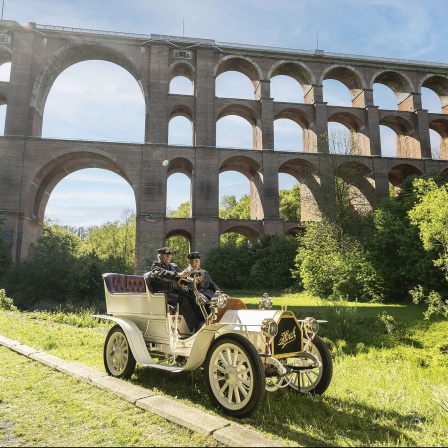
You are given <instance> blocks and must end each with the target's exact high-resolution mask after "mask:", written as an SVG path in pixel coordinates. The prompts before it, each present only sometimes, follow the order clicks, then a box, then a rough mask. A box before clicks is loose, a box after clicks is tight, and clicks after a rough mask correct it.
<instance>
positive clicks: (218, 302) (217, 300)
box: [212, 292, 229, 308]
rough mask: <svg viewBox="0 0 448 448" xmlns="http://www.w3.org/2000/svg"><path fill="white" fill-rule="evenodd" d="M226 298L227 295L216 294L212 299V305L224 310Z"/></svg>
mask: <svg viewBox="0 0 448 448" xmlns="http://www.w3.org/2000/svg"><path fill="white" fill-rule="evenodd" d="M228 298H229V296H228V295H227V294H223V293H222V292H219V293H216V294H215V295H214V297H213V298H212V305H213V306H216V307H218V308H225V307H226V305H227V299H228Z"/></svg>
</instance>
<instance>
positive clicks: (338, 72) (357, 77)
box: [322, 65, 365, 107]
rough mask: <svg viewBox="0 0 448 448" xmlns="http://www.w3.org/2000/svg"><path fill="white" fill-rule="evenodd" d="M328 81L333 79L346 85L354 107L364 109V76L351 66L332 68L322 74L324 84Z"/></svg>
mask: <svg viewBox="0 0 448 448" xmlns="http://www.w3.org/2000/svg"><path fill="white" fill-rule="evenodd" d="M327 79H333V80H336V81H339V82H341V83H342V84H344V86H345V87H347V89H348V90H349V91H350V95H351V98H352V106H353V107H364V106H365V103H364V101H363V100H361V98H362V95H361V94H362V92H363V90H364V88H365V82H364V79H363V77H362V75H361V74H360V73H359V72H358V71H357V70H356V69H355V68H353V67H349V66H341V65H337V66H331V67H328V68H327V69H325V70H324V72H323V73H322V82H323V81H325V80H327Z"/></svg>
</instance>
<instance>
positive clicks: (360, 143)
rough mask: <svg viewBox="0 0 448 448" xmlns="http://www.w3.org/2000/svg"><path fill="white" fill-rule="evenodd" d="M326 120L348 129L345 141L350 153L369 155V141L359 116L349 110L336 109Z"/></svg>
mask: <svg viewBox="0 0 448 448" xmlns="http://www.w3.org/2000/svg"><path fill="white" fill-rule="evenodd" d="M328 122H329V123H330V122H336V123H340V124H342V125H343V126H345V127H346V128H347V129H348V130H349V131H350V136H349V141H348V142H347V143H348V144H349V145H350V147H349V148H347V149H350V154H363V155H370V141H369V138H368V136H367V135H365V133H364V131H365V126H364V122H363V121H362V120H361V119H360V118H359V117H357V116H356V115H354V114H352V113H350V112H344V111H337V112H335V113H333V114H332V115H330V116H329V117H328ZM329 137H330V136H329Z"/></svg>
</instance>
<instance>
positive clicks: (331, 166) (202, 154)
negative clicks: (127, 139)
mask: <svg viewBox="0 0 448 448" xmlns="http://www.w3.org/2000/svg"><path fill="white" fill-rule="evenodd" d="M90 59H100V60H105V61H109V62H112V63H115V64H118V65H119V66H121V67H123V68H124V69H125V70H127V71H128V72H129V73H130V74H131V75H132V76H133V77H134V78H135V81H136V82H137V83H138V84H139V86H140V88H141V92H142V95H143V98H144V102H145V106H146V107H145V115H146V116H145V134H144V136H142V141H143V143H141V144H130V143H119V142H113V143H111V142H100V141H73V140H63V139H45V138H42V137H41V135H42V123H43V115H44V109H45V103H46V99H47V96H48V94H49V92H50V90H51V87H52V85H53V83H54V81H55V80H56V78H57V77H58V76H59V75H60V73H61V72H62V71H63V70H65V69H66V68H68V67H69V66H71V65H73V64H75V63H78V62H81V61H85V60H90ZM6 62H11V74H10V80H9V82H0V105H2V104H6V105H7V109H6V119H5V131H4V136H3V137H0V214H1V215H2V216H3V217H4V218H5V220H4V224H3V233H4V236H5V238H6V240H7V242H8V243H9V245H10V248H11V254H12V256H13V258H14V259H16V260H20V259H22V258H26V257H27V255H28V251H29V248H30V246H31V245H32V244H33V243H35V242H36V240H37V238H38V237H39V236H40V235H41V233H42V223H43V219H44V213H45V207H46V204H47V201H48V198H49V195H50V194H51V191H52V189H53V188H54V187H55V185H56V184H57V183H58V182H59V181H60V180H61V179H63V178H64V177H65V176H67V175H68V174H69V173H71V172H74V171H76V170H79V169H83V168H89V167H97V168H105V169H107V170H111V171H113V172H115V173H118V174H119V175H120V176H122V177H123V178H124V179H125V180H126V181H127V182H128V183H129V184H130V186H131V187H132V189H133V191H134V194H135V201H136V214H137V257H136V272H143V271H144V270H146V268H147V263H148V261H149V260H152V259H153V258H154V255H155V250H156V248H157V247H160V246H162V245H163V244H164V241H165V239H166V238H167V237H169V236H172V235H183V236H185V237H187V238H188V239H189V240H190V244H191V247H192V248H194V249H195V250H199V251H202V252H203V253H207V251H208V250H209V248H211V247H213V246H216V245H218V244H219V237H220V235H221V234H222V233H224V232H228V231H236V232H238V233H241V234H243V235H245V236H247V237H252V236H257V235H262V234H264V235H268V234H271V235H272V234H282V233H285V232H291V231H294V229H297V228H298V227H299V226H300V225H301V223H297V222H294V223H292V222H283V220H281V219H280V218H279V196H278V173H288V174H290V175H292V176H294V177H295V178H296V179H297V180H298V181H300V183H301V221H307V220H313V219H319V218H320V216H322V214H323V213H325V204H326V203H328V200H329V198H330V199H331V198H332V197H333V196H332V188H333V186H334V178H335V176H339V177H341V178H343V179H344V180H345V181H346V182H348V183H349V184H350V185H351V187H352V188H353V189H354V190H356V191H357V192H358V193H360V195H361V196H362V198H363V199H362V201H361V202H362V206H363V207H365V206H367V207H375V205H376V204H377V203H378V201H379V200H381V198H383V197H386V196H387V195H388V194H389V186H390V184H392V185H394V186H399V185H400V183H401V182H402V181H403V179H404V178H405V177H406V176H408V175H411V174H417V175H423V174H425V173H429V172H436V173H439V174H442V175H448V115H447V114H448V65H447V64H438V63H424V62H419V61H404V60H394V59H379V58H369V57H363V56H350V55H341V54H334V53H324V52H323V51H322V50H316V51H303V50H287V49H279V48H269V47H257V46H250V45H241V44H230V43H221V42H215V41H213V40H206V39H193V38H186V37H182V38H181V37H175V36H161V35H135V34H127V33H115V32H104V31H95V30H83V29H72V28H62V27H54V26H46V25H36V24H34V23H29V24H28V25H26V26H21V25H19V24H18V23H17V22H13V21H0V65H1V64H3V63H6ZM226 71H239V72H241V73H243V74H245V75H246V76H247V77H249V79H250V80H251V81H252V84H253V86H254V98H253V99H251V100H248V99H233V98H218V97H216V96H215V80H216V78H217V77H218V76H219V75H220V74H222V73H224V72H226ZM277 75H287V76H290V77H292V78H294V79H295V80H297V81H298V82H299V83H300V85H301V86H302V88H303V92H304V101H303V103H284V102H275V101H274V100H273V99H272V98H271V94H270V80H271V78H272V77H274V76H277ZM177 76H184V77H186V78H188V79H189V80H191V81H192V83H193V85H194V93H193V94H192V95H176V94H170V93H169V84H170V81H171V80H172V79H173V78H175V77H177ZM326 79H335V80H338V81H340V82H342V83H343V84H345V86H346V87H347V88H348V89H349V91H350V93H351V96H352V106H351V107H339V106H329V105H327V103H325V102H324V101H323V92H322V84H323V81H324V80H326ZM374 83H382V84H385V85H386V86H388V87H390V88H391V89H392V90H393V91H394V92H395V94H396V97H397V104H398V109H397V110H382V109H379V108H378V107H377V106H375V105H374V102H373V84H374ZM422 87H427V88H429V89H431V90H433V91H434V92H435V93H436V94H437V95H438V96H439V98H440V101H441V105H442V109H441V113H438V114H435V113H428V111H427V110H425V109H423V108H422V102H421V88H422ZM178 115H181V116H184V117H187V118H188V119H190V120H191V122H192V125H193V143H192V145H191V146H186V147H185V146H182V147H179V146H173V145H169V144H168V125H169V121H170V119H171V118H173V117H175V116H178ZM227 115H238V116H241V117H243V118H245V119H246V120H248V121H249V123H250V124H251V125H252V128H253V148H252V149H249V150H242V149H236V148H217V147H216V122H217V120H219V119H220V118H222V117H224V116H227ZM280 118H288V119H291V120H293V121H295V122H296V123H298V124H299V125H300V126H301V127H302V129H303V136H304V137H303V140H304V144H303V151H301V152H296V153H291V152H282V151H274V121H275V120H276V119H280ZM332 121H335V122H339V123H342V124H344V125H345V126H347V127H348V128H349V129H350V130H351V131H352V133H353V135H356V137H357V141H358V142H359V144H357V145H356V150H354V149H353V150H352V151H351V153H347V154H343V155H341V154H330V153H329V149H328V140H326V139H325V138H323V137H324V136H325V135H327V133H328V123H329V122H332ZM380 125H386V126H388V127H390V128H392V129H393V130H394V131H395V132H396V134H397V157H384V156H382V153H381V141H380V131H379V130H380ZM430 129H433V130H435V131H436V132H437V133H438V134H439V135H440V139H441V157H440V159H432V158H431V148H430V137H429V130H430ZM143 137H144V138H143ZM165 160H168V166H166V167H165V166H164V165H163V162H164V161H165ZM353 168H355V170H354V171H356V173H357V176H356V179H355V177H354V176H353V175H350V173H351V172H353ZM228 170H236V171H238V172H240V173H242V174H244V175H245V176H246V177H247V178H248V179H249V181H250V186H251V188H250V191H251V219H250V220H246V221H238V220H228V221H227V220H221V219H219V217H218V209H219V191H218V190H219V173H221V172H224V171H228ZM178 172H179V173H184V174H186V175H187V176H188V177H189V178H190V180H191V217H190V218H189V219H172V218H171V219H170V218H167V217H166V212H165V210H166V189H167V178H168V176H170V175H171V174H173V173H178Z"/></svg>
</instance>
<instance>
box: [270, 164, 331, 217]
mask: <svg viewBox="0 0 448 448" xmlns="http://www.w3.org/2000/svg"><path fill="white" fill-rule="evenodd" d="M278 172H279V173H286V174H289V175H291V176H293V177H294V178H295V179H297V181H298V182H300V216H301V221H309V220H313V219H316V217H319V216H321V214H322V211H323V209H324V205H325V204H324V201H323V194H322V189H321V179H320V176H319V169H318V168H317V167H316V166H315V165H313V164H312V163H311V162H309V161H308V160H305V159H301V158H292V159H289V160H286V161H285V162H283V163H282V164H281V165H280V166H279V168H278Z"/></svg>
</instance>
